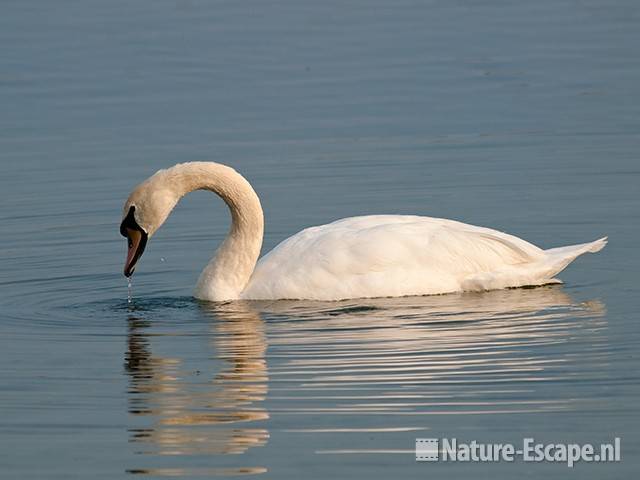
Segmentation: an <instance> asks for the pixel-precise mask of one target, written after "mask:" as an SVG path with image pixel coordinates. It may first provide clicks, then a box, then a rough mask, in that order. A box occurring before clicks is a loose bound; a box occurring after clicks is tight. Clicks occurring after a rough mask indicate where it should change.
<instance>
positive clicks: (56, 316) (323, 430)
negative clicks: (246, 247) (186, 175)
mask: <svg viewBox="0 0 640 480" xmlns="http://www.w3.org/2000/svg"><path fill="white" fill-rule="evenodd" d="M639 21H640V6H639V5H638V2H636V1H633V0H620V1H616V2H609V3H603V2H598V1H590V0H585V1H577V0H572V1H569V0H560V1H558V0H541V1H536V2H507V1H501V0H491V1H487V2H463V1H425V2H415V1H405V0H399V1H394V2H381V1H378V0H367V1H354V2H337V1H333V0H330V1H324V2H314V3H312V2H294V1H279V0H276V1H272V2H260V1H250V2H204V1H154V2H125V1H110V2H98V1H83V2H70V1H57V2H45V1H31V2H18V1H9V2H4V3H3V7H2V15H0V67H1V68H0V105H1V110H2V114H1V115H0V156H1V163H0V187H1V192H2V207H1V209H0V251H1V252H2V255H1V256H0V288H1V290H0V292H1V296H0V360H1V363H0V414H1V415H0V443H1V448H0V476H2V477H3V478H23V479H27V478H28V479H36V478H48V479H58V478H59V479H67V478H89V477H91V478H105V479H113V478H131V476H132V475H140V476H143V477H144V476H156V477H165V476H175V477H184V478H188V477H212V476H222V477H226V476H232V475H239V476H242V475H256V476H257V477H259V478H273V479H287V478H289V479H298V478H301V477H304V478H307V479H325V478H380V479H386V478H427V477H429V476H433V475H438V476H447V478H467V477H475V478H505V479H506V478H513V477H514V476H516V475H518V476H529V477H541V476H545V477H546V478H567V477H572V478H573V477H575V478H594V479H595V478H603V477H606V478H630V477H631V476H632V475H633V474H634V472H635V473H637V471H638V469H639V468H640V452H639V446H638V445H639V444H640V415H639V412H638V397H639V394H640V387H639V382H638V380H639V379H640V375H639V371H640V357H639V356H638V350H637V349H638V343H639V341H640V328H639V326H638V320H639V319H638V314H637V309H636V307H637V305H638V298H639V297H640V288H639V286H638V270H639V267H640V265H639V261H638V259H639V256H638V251H637V245H638V237H639V235H640V227H639V226H638V225H639V223H638V220H639V216H638V212H639V211H640V209H639V207H640V197H639V192H640V188H639V187H640V162H639V160H638V152H639V150H640V102H639V101H638V100H639V98H640V64H639V63H638V45H640V28H638V27H639ZM189 160H215V161H219V162H223V163H227V164H230V165H232V166H234V167H235V168H236V169H238V170H239V171H240V172H242V173H243V174H244V175H245V176H246V177H247V178H248V179H249V180H250V181H251V182H252V184H253V185H254V187H255V188H256V190H257V192H258V193H259V195H260V196H261V198H262V201H263V206H264V209H265V216H266V238H265V245H264V249H263V252H266V251H268V250H269V249H270V248H272V247H273V246H274V245H275V244H277V243H278V242H279V241H280V240H282V239H284V238H286V237H287V236H289V235H291V234H293V233H295V232H297V231H298V230H300V229H301V228H304V227H306V226H310V225H316V224H322V223H326V222H329V221H332V220H335V219H337V218H341V217H347V216H353V215H361V214H367V213H407V214H420V215H429V216H439V217H447V218H454V219H458V220H461V221H465V222H469V223H473V224H479V225H484V226H489V227H493V228H497V229H500V230H504V231H507V232H510V233H512V234H515V235H518V236H521V237H523V238H525V239H527V240H529V241H531V242H533V243H536V244H538V245H539V246H541V247H545V248H548V247H552V246H560V245H566V244H572V243H580V242H586V241H591V240H594V239H596V238H599V237H601V236H604V235H609V238H610V243H609V246H608V247H607V248H606V249H605V250H603V251H602V252H601V253H599V254H597V255H587V256H585V257H582V258H580V259H579V260H578V261H576V262H575V264H573V265H572V266H571V267H569V269H568V270H566V271H565V272H563V273H562V274H561V275H560V277H561V278H562V279H563V280H564V281H565V282H566V284H565V285H564V286H555V287H544V288H537V289H519V290H506V291H496V292H487V293H482V294H479V293H474V294H455V295H445V296H437V297H421V298H401V299H379V300H352V301H344V302H337V303H313V302H248V303H238V302H232V303H227V304H206V303H201V302H198V301H195V300H194V299H193V298H192V297H191V293H192V289H193V286H194V284H195V281H196V279H197V276H198V274H199V271H200V269H201V268H202V266H203V265H204V264H205V263H206V261H207V260H208V258H209V257H210V255H211V253H212V252H213V250H214V249H215V247H216V245H217V244H218V243H219V242H220V241H221V240H222V239H223V238H224V235H225V234H226V229H227V228H228V222H229V219H228V212H227V211H226V209H225V207H224V204H223V203H222V202H221V201H220V200H218V199H216V198H214V197H213V196H212V195H211V194H207V193H203V192H199V193H195V194H193V195H190V196H189V197H187V198H186V199H185V200H184V201H183V202H182V203H181V204H180V205H179V206H178V207H177V209H176V210H175V212H174V214H173V215H172V216H171V218H170V219H169V221H168V222H167V224H166V225H165V226H164V227H163V229H162V230H160V232H159V233H158V234H157V235H156V236H155V237H154V238H153V240H152V241H151V242H150V244H149V246H148V248H147V251H146V253H145V255H144V257H143V258H142V260H141V262H140V263H139V265H138V272H137V273H136V275H135V277H134V282H133V283H134V284H133V294H134V299H133V303H132V305H128V304H127V283H126V281H125V279H124V277H123V276H122V273H121V271H122V265H123V262H124V255H125V241H124V240H123V239H122V238H121V237H120V236H119V232H118V226H119V223H120V220H121V217H120V216H121V208H122V204H123V202H124V200H125V198H126V196H127V195H128V193H129V191H130V189H131V188H132V187H133V186H134V185H135V184H136V183H138V182H139V181H141V180H143V179H144V178H146V177H147V176H148V175H150V174H151V173H153V172H154V171H155V170H157V169H159V168H162V167H166V166H169V165H172V164H174V163H177V162H182V161H189ZM616 436H617V437H620V438H621V445H622V461H621V462H619V463H609V464H604V463H600V464H585V463H581V464H578V465H577V466H576V467H574V468H573V469H569V468H567V467H566V466H565V465H563V464H554V463H523V462H522V461H515V462H513V463H506V462H502V463H493V464H477V463H455V464H453V463H442V462H440V463H422V462H419V463H418V462H416V461H415V457H414V450H413V449H414V444H415V439H416V438H431V437H434V438H443V437H447V438H454V437H455V438H458V439H459V441H471V440H474V439H475V440H477V441H481V442H499V443H504V442H521V441H522V438H523V437H534V438H535V439H536V440H539V441H541V442H552V443H557V442H563V441H570V442H577V443H597V444H599V443H603V442H610V441H612V440H613V438H614V437H616Z"/></svg>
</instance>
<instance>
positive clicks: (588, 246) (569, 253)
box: [544, 237, 607, 277]
mask: <svg viewBox="0 0 640 480" xmlns="http://www.w3.org/2000/svg"><path fill="white" fill-rule="evenodd" d="M606 245H607V237H602V238H600V239H598V240H596V241H594V242H589V243H580V244H578V245H569V246H566V247H557V248H550V249H548V250H545V251H544V253H545V260H544V264H545V265H546V266H547V271H548V273H547V275H548V276H549V277H552V276H553V275H556V274H558V273H560V272H561V271H562V270H564V269H565V268H566V267H567V265H569V264H570V263H571V262H573V261H574V260H575V259H576V258H577V257H579V256H580V255H583V254H585V253H596V252H599V251H600V250H602V249H603V248H604V247H605V246H606Z"/></svg>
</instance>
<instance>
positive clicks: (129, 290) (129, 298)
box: [127, 277, 133, 305]
mask: <svg viewBox="0 0 640 480" xmlns="http://www.w3.org/2000/svg"><path fill="white" fill-rule="evenodd" d="M127 303H128V304H129V305H131V304H132V303H133V283H132V282H131V277H127Z"/></svg>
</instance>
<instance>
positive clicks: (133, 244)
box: [124, 228, 147, 277]
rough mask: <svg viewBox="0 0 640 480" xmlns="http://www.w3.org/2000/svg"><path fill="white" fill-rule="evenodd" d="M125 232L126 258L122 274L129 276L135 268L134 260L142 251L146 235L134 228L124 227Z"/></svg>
mask: <svg viewBox="0 0 640 480" xmlns="http://www.w3.org/2000/svg"><path fill="white" fill-rule="evenodd" d="M126 234H127V246H128V248H127V259H126V261H125V263H124V276H125V277H130V276H131V275H133V272H134V271H135V269H136V262H137V261H138V259H139V258H140V256H141V255H142V252H144V247H145V246H146V243H147V239H146V235H143V232H141V231H140V230H134V229H132V228H127V229H126Z"/></svg>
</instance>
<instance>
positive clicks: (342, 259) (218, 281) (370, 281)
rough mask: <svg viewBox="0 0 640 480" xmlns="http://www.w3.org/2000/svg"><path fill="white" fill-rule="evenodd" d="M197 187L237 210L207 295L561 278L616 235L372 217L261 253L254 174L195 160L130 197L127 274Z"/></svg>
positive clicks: (411, 291)
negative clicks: (545, 235) (538, 234)
mask: <svg viewBox="0 0 640 480" xmlns="http://www.w3.org/2000/svg"><path fill="white" fill-rule="evenodd" d="M193 190H211V191H212V192H214V193H216V194H218V195H219V196H220V197H222V199H223V200H224V201H225V202H226V204H227V205H228V206H229V209H230V210H231V229H230V231H229V234H228V236H227V238H226V239H225V241H224V242H223V243H222V245H220V247H219V248H218V250H217V251H216V253H215V255H214V257H213V258H212V259H211V261H210V262H209V264H208V265H207V266H206V267H205V269H204V271H203V272H202V274H201V275H200V278H199V279H198V284H197V286H196V291H195V296H196V297H197V298H200V299H203V300H214V301H222V300H236V299H247V300H273V299H284V298H288V299H310V300H340V299H346V298H363V297H397V296H405V295H428V294H440V293H449V292H458V291H465V290H492V289H498V288H506V287H519V286H529V285H542V284H547V283H560V281H559V280H557V279H555V278H553V277H554V275H556V274H557V273H558V272H560V271H561V270H563V269H564V268H565V267H566V266H567V265H568V264H569V263H571V261H573V260H574V259H575V258H576V257H577V256H579V255H582V254H583V253H586V252H592V253H593V252H597V251H599V250H601V249H602V248H603V247H604V246H605V245H606V243H607V239H606V237H605V238H601V239H600V240H596V241H595V242H591V243H584V244H581V245H572V246H568V247H560V248H552V249H549V250H542V249H540V248H538V247H536V246H535V245H532V244H530V243H528V242H526V241H524V240H521V239H519V238H517V237H514V236H512V235H508V234H506V233H502V232H498V231H496V230H491V229H489V228H482V227H475V226H473V225H467V224H464V223H460V222H456V221H453V220H445V219H441V218H429V217H418V216H410V215H372V216H363V217H352V218H345V219H342V220H338V221H335V222H333V223H330V224H327V225H322V226H319V227H311V228H306V229H304V230H302V231H301V232H299V233H297V234H295V235H293V236H292V237H290V238H288V239H286V240H284V241H283V242H281V243H280V244H279V245H278V246H276V247H275V248H274V249H273V250H272V251H271V252H269V253H268V254H267V255H265V256H264V257H263V258H262V259H260V261H258V255H259V254H260V248H261V246H262V235H263V227H264V220H263V214H262V208H261V206H260V200H259V199H258V196H257V195H256V193H255V191H254V190H253V188H252V187H251V185H250V184H249V182H247V181H246V180H245V179H244V177H242V176H241V175H240V174H239V173H237V172H236V171H235V170H233V169H232V168H230V167H227V166H225V165H221V164H218V163H213V162H191V163H183V164H178V165H175V166H174V167H171V168H169V169H166V170H160V171H158V172H157V173H156V174H155V175H153V176H151V177H150V178H148V179H147V180H146V181H144V182H143V183H141V184H140V185H138V186H137V187H136V188H135V189H134V190H133V192H132V193H131V195H130V196H129V198H128V199H127V202H126V203H125V206H124V219H123V221H122V224H121V226H120V232H121V233H122V235H123V236H125V237H127V239H128V244H129V248H128V253H127V260H126V263H125V267H124V274H125V275H126V276H131V275H132V274H133V271H134V268H135V265H136V262H137V261H138V258H139V257H140V255H142V252H143V251H144V247H145V245H146V242H147V239H148V238H150V237H151V236H152V235H153V234H154V233H155V232H156V230H157V229H158V228H159V227H160V226H161V225H162V224H163V223H164V221H165V220H166V219H167V217H168V215H169V213H170V212H171V210H172V209H173V207H174V206H175V205H176V203H177V202H178V200H180V198H181V197H182V196H184V195H185V194H187V193H189V192H191V191H193ZM256 262H257V264H256Z"/></svg>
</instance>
